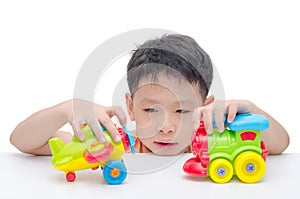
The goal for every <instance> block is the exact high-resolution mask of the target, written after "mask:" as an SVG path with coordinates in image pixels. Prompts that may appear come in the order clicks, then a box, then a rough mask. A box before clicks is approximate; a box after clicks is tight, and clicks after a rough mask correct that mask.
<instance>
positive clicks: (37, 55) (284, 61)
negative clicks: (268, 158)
mask: <svg viewBox="0 0 300 199" xmlns="http://www.w3.org/2000/svg"><path fill="white" fill-rule="evenodd" d="M299 9H300V6H298V3H297V1H296V0H295V1H290V0H284V1H283V0H282V1H275V0H270V1H261V0H255V1H254V0H252V1H239V0H236V1H233V0H227V1H212V0H210V1H205V2H203V1H199V0H198V1H174V0H172V1H162V0H158V1H157V0H151V1H145V2H142V1H140V0H137V1H129V0H127V1H106V2H105V3H102V2H100V1H61V0H60V1H48V2H41V1H29V0H28V1H13V0H12V1H7V2H3V1H1V3H0V91H1V101H0V102H1V103H0V117H1V119H0V121H1V131H0V152H13V151H17V150H16V149H15V148H14V147H13V146H11V145H10V143H9V135H10V133H11V132H12V131H13V129H14V128H15V126H16V125H17V124H18V123H19V122H21V121H22V120H24V119H25V118H26V117H28V116H29V115H30V114H32V113H34V112H35V111H38V110H40V109H43V108H46V107H49V106H52V105H55V104H57V103H59V102H61V101H64V100H67V99H70V98H72V95H73V90H74V84H75V80H76V77H77V74H78V72H79V70H80V67H81V66H82V64H83V62H84V61H85V59H86V58H87V56H88V55H89V54H90V53H91V52H92V51H93V50H94V49H95V48H96V47H97V46H99V45H100V44H101V43H102V42H104V41H106V40H107V39H110V38H111V37H113V36H115V35H117V34H120V33H122V32H126V31H130V30H133V29H138V28H162V29H169V30H173V31H176V32H178V33H182V34H187V35H189V36H191V37H193V38H194V39H195V40H196V41H197V42H198V43H199V45H200V46H201V47H202V48H204V49H205V50H206V51H207V52H208V53H209V54H210V56H211V58H212V60H213V62H214V64H215V65H216V67H217V69H218V72H219V74H220V75H221V77H222V81H223V84H224V88H225V94H226V98H227V99H249V100H251V101H253V102H254V103H255V104H257V106H259V107H261V108H263V109H264V110H265V111H267V112H269V113H270V114H271V115H272V116H273V117H274V118H276V119H277V120H278V121H280V123H281V124H282V125H283V126H284V127H285V128H286V129H287V131H288V132H289V134H290V138H291V144H290V146H289V148H288V149H287V150H286V152H300V145H299V144H298V143H299V140H300V135H299V134H300V126H299V119H300V117H299V116H298V113H299V110H300V108H299V105H298V103H299V102H300V97H299V94H298V91H299V89H298V85H300V80H299V79H300V78H299V73H298V72H297V71H298V67H299V66H300V61H299V58H298V57H299V52H300V39H299V35H300V30H299V24H300V22H299V19H300V12H299ZM103 56H105V55H103ZM127 58H128V56H127ZM126 61H127V60H126V56H125V57H123V58H122V59H120V60H118V61H116V64H117V65H118V67H115V69H117V70H115V71H112V73H110V74H109V73H107V74H105V75H107V77H111V76H113V75H114V76H115V77H122V76H123V75H124V74H125V67H126ZM120 67H122V70H121V69H120ZM112 74H113V75H112ZM106 79H107V81H108V82H106V83H105V85H103V83H101V82H100V83H99V85H98V91H99V93H100V92H101V93H102V95H101V97H99V95H98V94H99V93H97V94H96V102H97V103H99V104H103V105H110V104H111V98H112V92H111V91H113V89H114V83H113V82H114V81H113V80H110V79H109V78H106ZM106 79H105V78H103V80H105V81H106ZM109 81H111V82H109ZM107 85H110V87H107ZM104 93H105V95H103V94H104Z"/></svg>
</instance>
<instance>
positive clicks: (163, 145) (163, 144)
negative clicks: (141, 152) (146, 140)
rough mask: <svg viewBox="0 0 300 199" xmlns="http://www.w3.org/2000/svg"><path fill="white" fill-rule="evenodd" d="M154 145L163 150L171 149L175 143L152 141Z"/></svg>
mask: <svg viewBox="0 0 300 199" xmlns="http://www.w3.org/2000/svg"><path fill="white" fill-rule="evenodd" d="M154 144H155V145H156V146H158V147H159V148H163V149H172V148H174V147H175V146H176V145H177V143H174V142H159V141H154Z"/></svg>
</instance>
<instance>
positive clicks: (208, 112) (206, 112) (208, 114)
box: [202, 109, 213, 134]
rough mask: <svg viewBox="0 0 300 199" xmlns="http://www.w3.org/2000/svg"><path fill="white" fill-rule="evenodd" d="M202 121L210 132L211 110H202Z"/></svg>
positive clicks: (211, 128) (211, 126) (211, 130)
mask: <svg viewBox="0 0 300 199" xmlns="http://www.w3.org/2000/svg"><path fill="white" fill-rule="evenodd" d="M202 116H203V121H204V127H205V130H206V132H207V133H208V134H212V132H213V124H212V117H213V114H212V111H211V110H209V109H208V110H204V111H203V112H202Z"/></svg>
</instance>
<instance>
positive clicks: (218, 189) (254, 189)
mask: <svg viewBox="0 0 300 199" xmlns="http://www.w3.org/2000/svg"><path fill="white" fill-rule="evenodd" d="M191 156H192V155H191V154H183V155H180V156H155V155H152V154H135V155H132V154H126V155H125V156H124V162H125V164H126V167H127V169H128V175H127V178H126V179H125V181H124V182H123V183H122V184H121V185H108V184H106V183H105V181H104V179H103V177H102V172H100V171H101V170H100V169H98V170H96V171H92V170H83V171H78V172H77V173H76V175H77V179H76V181H75V182H72V183H70V182H67V181H66V180H65V175H64V173H63V172H61V171H57V170H55V169H53V168H52V166H51V163H50V158H51V157H42V156H31V155H25V154H21V153H0V185H1V186H0V199H10V198H14V199H22V198H42V199H47V198H51V199H54V198H62V199H66V198H72V199H76V198H82V199H83V198H93V199H94V198H95V199H102V198H107V199H108V197H109V198H166V199H167V198H168V199H169V198H184V197H185V198H188V197H189V198H191V197H193V198H199V199H204V198H205V199H206V198H220V199H224V198H239V199H241V198H242V199H244V198H251V199H260V198H271V199H274V198H281V199H282V198H283V199H284V198H300V182H299V180H300V154H298V153H297V154H283V155H279V156H268V159H267V171H266V174H265V176H264V178H263V179H262V180H261V181H260V182H259V183H256V184H243V183H241V182H240V181H239V180H237V179H236V178H234V179H233V180H232V181H231V182H229V183H227V184H215V183H213V182H212V181H211V180H210V179H209V178H195V177H191V176H188V175H186V174H185V173H184V172H183V171H182V169H181V168H182V165H183V164H184V162H185V161H186V160H187V159H188V158H189V157H191Z"/></svg>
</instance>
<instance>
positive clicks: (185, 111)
mask: <svg viewBox="0 0 300 199" xmlns="http://www.w3.org/2000/svg"><path fill="white" fill-rule="evenodd" d="M189 112H191V111H189V110H184V109H178V110H176V113H189Z"/></svg>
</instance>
